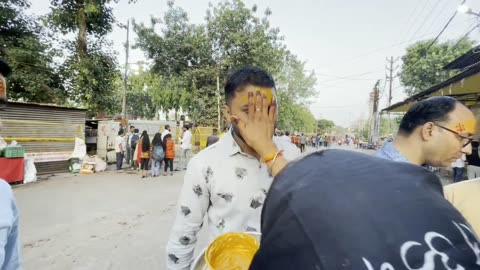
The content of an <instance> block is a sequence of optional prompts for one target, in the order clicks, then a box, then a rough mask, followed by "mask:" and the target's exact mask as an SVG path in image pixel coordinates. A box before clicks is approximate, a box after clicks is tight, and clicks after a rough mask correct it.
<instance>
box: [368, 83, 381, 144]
mask: <svg viewBox="0 0 480 270" xmlns="http://www.w3.org/2000/svg"><path fill="white" fill-rule="evenodd" d="M379 85H380V80H378V81H377V82H376V83H375V86H374V87H373V91H372V93H370V100H371V103H372V115H371V117H370V120H371V122H370V128H369V130H370V132H369V134H370V135H369V137H370V138H369V141H370V142H371V143H376V142H377V140H378V131H379V123H378V100H379V98H380V89H379Z"/></svg>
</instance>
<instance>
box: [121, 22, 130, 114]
mask: <svg viewBox="0 0 480 270" xmlns="http://www.w3.org/2000/svg"><path fill="white" fill-rule="evenodd" d="M126 28H127V42H126V43H125V75H124V78H123V83H124V89H123V102H122V117H123V119H127V88H128V52H129V49H130V44H129V34H130V20H127V26H126Z"/></svg>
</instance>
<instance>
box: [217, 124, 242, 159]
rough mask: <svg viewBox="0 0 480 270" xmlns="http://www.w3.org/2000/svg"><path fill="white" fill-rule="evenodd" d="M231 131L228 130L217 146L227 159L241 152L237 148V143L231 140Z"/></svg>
mask: <svg viewBox="0 0 480 270" xmlns="http://www.w3.org/2000/svg"><path fill="white" fill-rule="evenodd" d="M232 132H233V130H232V129H229V130H228V131H227V132H225V134H224V135H223V136H222V138H220V142H219V144H220V145H221V146H222V148H224V150H225V154H226V155H227V157H230V156H233V155H236V154H238V153H241V152H242V150H241V149H240V146H238V144H237V142H236V141H235V139H234V138H233V134H232Z"/></svg>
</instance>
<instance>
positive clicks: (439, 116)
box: [398, 97, 458, 135]
mask: <svg viewBox="0 0 480 270" xmlns="http://www.w3.org/2000/svg"><path fill="white" fill-rule="evenodd" d="M457 103H458V101H457V100H456V99H454V98H452V97H431V98H429V99H425V100H422V101H419V102H417V103H415V104H413V105H412V107H410V109H409V110H408V111H407V113H406V114H405V115H404V116H403V118H402V121H401V122H400V127H399V129H398V131H399V133H402V134H406V135H410V134H412V132H413V131H414V130H415V129H416V128H417V127H418V126H422V125H424V124H425V123H428V122H445V121H448V119H449V116H448V114H449V113H451V112H452V111H453V110H454V109H455V106H456V105H457Z"/></svg>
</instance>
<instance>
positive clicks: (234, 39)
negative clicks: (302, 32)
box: [206, 0, 285, 75]
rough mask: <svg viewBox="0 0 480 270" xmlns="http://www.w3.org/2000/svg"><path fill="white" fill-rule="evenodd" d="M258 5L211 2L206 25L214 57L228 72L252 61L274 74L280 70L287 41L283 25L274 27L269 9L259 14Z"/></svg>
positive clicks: (224, 70) (238, 0) (237, 0)
mask: <svg viewBox="0 0 480 270" xmlns="http://www.w3.org/2000/svg"><path fill="white" fill-rule="evenodd" d="M256 12H257V7H256V6H253V7H252V8H251V9H249V8H247V7H246V6H245V4H244V3H243V1H241V0H235V1H230V0H224V1H221V2H220V3H218V5H217V6H215V7H214V6H213V5H212V4H210V8H209V9H208V10H207V16H206V21H207V23H206V27H207V32H208V37H209V39H210V41H211V44H212V46H213V53H214V59H215V61H216V63H217V64H219V65H220V67H221V70H222V71H223V74H224V75H225V73H226V72H228V71H229V70H230V69H231V68H235V67H239V66H245V65H252V66H259V67H262V68H265V69H266V70H268V71H269V72H271V73H272V74H275V73H277V72H279V71H280V69H281V63H282V60H283V57H284V54H285V53H284V45H283V43H282V37H281V36H280V35H279V29H277V28H272V27H270V23H269V19H268V17H269V15H270V14H271V11H270V10H269V9H267V10H266V11H265V15H264V16H263V17H262V18H260V17H258V16H256Z"/></svg>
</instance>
